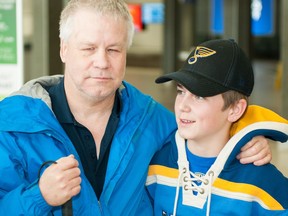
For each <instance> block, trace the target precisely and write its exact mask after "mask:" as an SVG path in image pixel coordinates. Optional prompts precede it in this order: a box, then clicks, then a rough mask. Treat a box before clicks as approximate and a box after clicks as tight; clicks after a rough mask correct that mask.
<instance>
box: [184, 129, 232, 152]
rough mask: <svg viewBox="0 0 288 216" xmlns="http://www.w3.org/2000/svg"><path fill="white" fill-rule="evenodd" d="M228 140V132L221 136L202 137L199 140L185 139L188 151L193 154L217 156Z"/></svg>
mask: <svg viewBox="0 0 288 216" xmlns="http://www.w3.org/2000/svg"><path fill="white" fill-rule="evenodd" d="M228 141H229V134H228V135H227V136H226V137H222V138H214V139H203V140H201V141H195V140H187V146H188V149H189V151H190V152H191V153H193V154H194V155H197V156H200V157H217V156H218V155H219V153H220V152H221V150H222V149H223V148H224V146H225V145H226V143H227V142H228Z"/></svg>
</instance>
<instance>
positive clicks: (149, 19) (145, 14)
mask: <svg viewBox="0 0 288 216" xmlns="http://www.w3.org/2000/svg"><path fill="white" fill-rule="evenodd" d="M142 21H143V23H144V24H151V23H163V22H164V4H163V3H143V5H142Z"/></svg>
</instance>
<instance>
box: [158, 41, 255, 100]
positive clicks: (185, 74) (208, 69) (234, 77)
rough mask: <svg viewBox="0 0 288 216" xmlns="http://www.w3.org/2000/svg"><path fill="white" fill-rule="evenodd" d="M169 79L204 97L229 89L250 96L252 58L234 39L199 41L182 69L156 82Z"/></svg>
mask: <svg viewBox="0 0 288 216" xmlns="http://www.w3.org/2000/svg"><path fill="white" fill-rule="evenodd" d="M170 80H175V81H176V82H178V83H180V84H181V85H183V86H184V87H185V88H186V89H188V90H189V91H190V92H191V93H193V94H195V95H197V96H201V97H209V96H214V95H217V94H221V93H224V92H226V91H229V90H235V91H237V92H240V93H242V94H244V95H246V96H250V94H251V92H252V90H253V86H254V74H253V68H252V65H251V62H250V60H249V59H248V57H247V56H246V55H245V53H244V52H243V50H242V49H241V48H240V47H239V46H238V44H237V43H236V42H235V41H234V40H224V39H217V40H210V41H206V42H204V43H202V44H200V45H199V46H197V47H196V48H195V49H194V50H193V51H192V52H191V53H190V55H189V57H188V58H187V59H186V61H185V63H184V65H183V67H182V68H181V69H180V70H178V71H176V72H173V73H168V74H166V75H163V76H160V77H158V78H157V79H156V80H155V82H156V83H164V82H167V81H170Z"/></svg>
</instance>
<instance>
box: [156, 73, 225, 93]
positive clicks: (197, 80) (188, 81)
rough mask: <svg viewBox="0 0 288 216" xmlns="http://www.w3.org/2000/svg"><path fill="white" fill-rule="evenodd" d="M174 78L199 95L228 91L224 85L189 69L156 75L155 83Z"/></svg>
mask: <svg viewBox="0 0 288 216" xmlns="http://www.w3.org/2000/svg"><path fill="white" fill-rule="evenodd" d="M171 80H174V81H176V82H178V83H180V84H181V85H183V86H184V87H185V88H186V89H187V90H188V91H190V92H191V93H192V94H195V95H197V96H201V97H210V96H215V95H217V94H221V93H223V92H226V91H228V90H229V89H227V88H226V87H225V86H223V85H221V84H218V83H216V82H215V81H212V80H209V79H208V78H206V77H202V76H200V75H198V74H196V73H191V72H189V71H183V70H181V71H177V72H173V73H169V74H166V75H163V76H160V77H158V78H157V79H156V80H155V82H156V83H164V82H168V81H171Z"/></svg>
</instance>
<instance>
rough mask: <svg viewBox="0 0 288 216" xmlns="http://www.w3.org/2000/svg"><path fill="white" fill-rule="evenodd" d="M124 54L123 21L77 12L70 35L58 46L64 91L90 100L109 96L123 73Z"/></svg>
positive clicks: (125, 32) (124, 32)
mask: <svg viewBox="0 0 288 216" xmlns="http://www.w3.org/2000/svg"><path fill="white" fill-rule="evenodd" d="M126 53H127V27H126V25H125V23H124V21H122V20H117V21H116V20H115V19H113V18H111V17H109V16H103V15H97V14H95V13H93V12H92V11H89V10H84V11H79V12H77V13H76V14H75V17H74V21H73V24H72V34H71V36H70V37H69V39H68V40H67V41H63V40H62V41H61V48H60V55H61V59H62V61H63V62H64V63H65V79H64V80H65V81H64V82H65V91H66V94H67V95H69V94H70V98H71V97H75V96H76V97H77V96H81V97H83V96H84V97H85V98H88V99H89V100H93V101H101V100H105V99H106V98H109V97H110V96H113V95H114V93H115V91H116V89H117V88H118V87H119V86H120V85H121V82H122V80H123V78H124V75H125V68H126ZM71 94H72V95H71Z"/></svg>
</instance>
